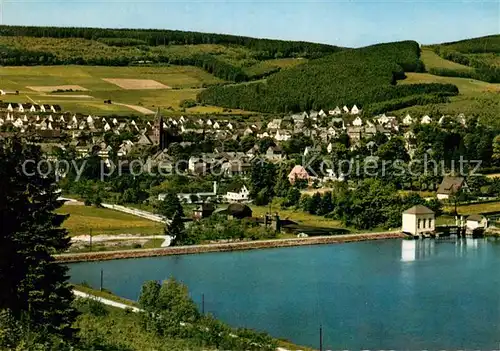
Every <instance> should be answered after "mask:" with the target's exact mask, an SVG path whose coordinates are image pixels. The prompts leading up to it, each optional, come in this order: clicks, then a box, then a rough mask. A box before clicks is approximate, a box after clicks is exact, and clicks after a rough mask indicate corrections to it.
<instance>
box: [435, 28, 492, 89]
mask: <svg viewBox="0 0 500 351" xmlns="http://www.w3.org/2000/svg"><path fill="white" fill-rule="evenodd" d="M432 48H433V50H434V52H436V54H438V55H439V56H441V57H442V58H444V59H446V60H449V61H453V62H455V63H459V64H461V65H465V66H470V67H473V68H475V70H474V71H471V72H465V71H460V70H452V69H433V70H430V71H429V73H432V74H435V75H439V76H446V77H462V78H473V79H477V80H482V81H485V82H489V83H500V35H490V36H486V37H481V38H474V39H467V40H461V41H457V42H451V43H444V44H440V45H435V46H433V47H432Z"/></svg>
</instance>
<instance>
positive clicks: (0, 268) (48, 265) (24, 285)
mask: <svg viewBox="0 0 500 351" xmlns="http://www.w3.org/2000/svg"><path fill="white" fill-rule="evenodd" d="M42 160H43V157H42V153H41V151H40V148H39V147H37V146H35V145H30V144H27V143H23V142H22V141H21V140H19V139H17V138H14V139H10V140H2V139H0V223H1V227H0V258H1V259H0V282H1V283H0V284H1V288H0V310H8V311H10V313H11V314H12V316H13V317H14V318H17V319H19V320H20V319H23V322H25V323H28V324H29V327H30V329H31V330H32V331H34V332H40V333H42V334H46V335H56V336H60V337H62V338H64V339H66V340H69V339H71V338H72V337H73V336H74V332H75V330H74V329H73V328H72V324H73V322H74V320H75V317H76V312H75V310H74V309H73V308H72V307H71V303H72V301H73V294H72V292H71V289H70V287H69V284H68V282H67V278H68V277H67V275H66V273H67V270H68V269H67V268H66V267H65V266H62V265H59V264H57V263H56V262H55V260H54V257H53V254H54V253H57V252H62V251H64V250H66V249H68V248H69V245H70V241H69V238H68V235H67V234H68V233H67V231H66V230H65V229H62V228H61V224H62V223H63V221H64V220H65V219H66V217H67V216H65V215H60V214H56V213H55V212H54V211H55V210H56V209H58V208H59V207H61V206H62V202H61V201H59V200H57V198H58V193H57V191H56V189H57V187H56V185H55V179H54V176H53V175H50V174H49V175H47V176H43V175H42V174H40V172H37V170H36V166H35V165H36V164H38V163H39V162H40V161H42ZM26 161H29V162H30V163H26ZM30 165H31V166H30Z"/></svg>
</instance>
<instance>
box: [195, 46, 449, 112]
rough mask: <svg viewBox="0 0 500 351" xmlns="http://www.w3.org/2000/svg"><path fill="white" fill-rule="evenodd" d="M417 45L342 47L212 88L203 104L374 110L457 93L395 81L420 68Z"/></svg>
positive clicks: (255, 108)
mask: <svg viewBox="0 0 500 351" xmlns="http://www.w3.org/2000/svg"><path fill="white" fill-rule="evenodd" d="M422 71H424V65H423V63H422V61H421V60H420V48H419V45H418V43H416V42H413V41H404V42H396V43H388V44H378V45H373V46H369V47H366V48H361V49H351V50H345V51H341V52H338V53H334V54H332V55H329V56H326V57H323V58H320V59H317V60H312V61H310V62H308V63H306V64H303V65H299V66H297V67H294V68H290V69H288V70H286V71H282V72H279V73H277V74H275V75H272V76H271V77H269V78H268V79H267V81H266V82H259V83H253V84H246V85H231V86H217V87H211V88H209V89H207V90H205V91H202V92H201V93H200V95H199V96H198V98H199V100H200V101H201V102H203V103H207V104H210V105H218V106H224V107H229V108H241V109H245V110H247V109H248V110H253V111H261V112H289V111H303V110H308V109H311V108H312V109H333V108H334V107H335V106H337V105H350V106H352V105H354V104H356V105H357V106H358V107H359V106H362V107H364V108H370V109H372V112H375V111H379V110H391V109H399V108H403V107H407V106H412V105H416V104H426V103H431V102H444V101H446V96H450V95H456V94H458V89H457V88H456V87H455V86H453V85H449V84H414V85H396V82H397V80H400V79H404V78H405V72H422Z"/></svg>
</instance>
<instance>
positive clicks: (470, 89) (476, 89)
mask: <svg viewBox="0 0 500 351" xmlns="http://www.w3.org/2000/svg"><path fill="white" fill-rule="evenodd" d="M405 74H406V76H407V78H406V79H404V80H400V81H398V84H418V83H443V84H454V85H456V86H457V88H458V90H459V92H460V94H461V95H467V96H473V95H477V94H478V93H484V92H497V93H498V92H500V84H493V83H486V82H483V81H480V80H475V79H470V78H457V77H441V76H435V75H432V74H429V73H411V72H409V73H405Z"/></svg>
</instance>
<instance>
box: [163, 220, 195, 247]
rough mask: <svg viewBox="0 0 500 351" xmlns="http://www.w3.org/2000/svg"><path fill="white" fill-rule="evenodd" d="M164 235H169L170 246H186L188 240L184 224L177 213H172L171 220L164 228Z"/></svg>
mask: <svg viewBox="0 0 500 351" xmlns="http://www.w3.org/2000/svg"><path fill="white" fill-rule="evenodd" d="M165 235H170V236H171V237H172V245H174V246H175V245H188V244H191V242H189V238H188V236H187V235H186V231H185V229H184V222H183V221H182V217H181V215H180V213H179V211H176V212H175V213H174V216H173V217H172V220H171V221H170V223H168V224H167V225H166V226H165Z"/></svg>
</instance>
